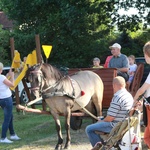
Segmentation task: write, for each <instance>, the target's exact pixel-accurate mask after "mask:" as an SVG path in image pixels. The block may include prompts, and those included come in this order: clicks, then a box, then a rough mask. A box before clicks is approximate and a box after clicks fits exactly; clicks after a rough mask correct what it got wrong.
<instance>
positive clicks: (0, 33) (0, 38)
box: [0, 26, 11, 66]
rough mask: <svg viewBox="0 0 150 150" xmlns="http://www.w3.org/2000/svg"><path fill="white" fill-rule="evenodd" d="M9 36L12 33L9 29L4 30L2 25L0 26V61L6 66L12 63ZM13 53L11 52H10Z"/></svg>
mask: <svg viewBox="0 0 150 150" xmlns="http://www.w3.org/2000/svg"><path fill="white" fill-rule="evenodd" d="M9 38H10V33H9V31H7V30H3V29H2V26H0V54H1V57H0V62H2V63H3V64H4V66H7V65H10V62H11V59H10V58H11V57H10V55H8V51H10V48H9ZM10 54H11V53H10Z"/></svg>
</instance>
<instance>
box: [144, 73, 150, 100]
mask: <svg viewBox="0 0 150 150" xmlns="http://www.w3.org/2000/svg"><path fill="white" fill-rule="evenodd" d="M145 83H148V84H149V85H150V73H149V74H148V76H147V79H146V80H145ZM145 97H146V98H147V97H150V87H149V88H148V89H147V90H146V93H145Z"/></svg>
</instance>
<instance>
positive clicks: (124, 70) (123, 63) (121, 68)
mask: <svg viewBox="0 0 150 150" xmlns="http://www.w3.org/2000/svg"><path fill="white" fill-rule="evenodd" d="M109 48H110V49H111V53H112V55H113V57H112V58H111V60H110V62H109V68H117V75H118V76H122V77H123V78H124V79H125V81H128V79H129V75H128V71H129V60H128V58H127V56H126V55H124V54H121V52H120V51H121V46H120V44H118V43H115V44H113V45H112V46H110V47H109Z"/></svg>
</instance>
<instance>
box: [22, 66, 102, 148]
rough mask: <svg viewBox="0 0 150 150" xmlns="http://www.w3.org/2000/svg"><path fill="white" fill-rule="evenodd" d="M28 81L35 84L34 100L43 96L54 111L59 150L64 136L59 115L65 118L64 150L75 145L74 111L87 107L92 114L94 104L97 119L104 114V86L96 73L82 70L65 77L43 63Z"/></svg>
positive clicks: (29, 72)
mask: <svg viewBox="0 0 150 150" xmlns="http://www.w3.org/2000/svg"><path fill="white" fill-rule="evenodd" d="M25 77H26V80H27V82H30V84H31V88H30V90H31V94H32V95H34V98H39V97H40V96H42V97H43V99H44V100H45V102H46V103H47V105H48V106H49V108H50V113H51V115H52V116H53V118H54V120H55V124H56V130H57V134H58V142H57V144H56V146H55V149H62V146H63V137H62V132H61V123H60V119H59V116H60V114H63V115H64V116H65V129H66V143H65V145H64V149H69V148H70V146H71V136H70V117H71V112H74V111H77V110H81V111H82V108H84V107H86V108H87V109H88V110H89V111H90V112H92V108H93V107H92V104H93V105H94V107H95V109H96V113H97V116H101V115H102V99H103V91H104V85H103V82H102V80H101V78H100V77H99V76H98V75H97V74H96V73H94V72H93V71H88V70H87V71H79V72H77V73H75V74H73V75H71V76H68V75H64V74H63V73H62V72H61V71H60V70H59V69H57V68H56V67H54V66H52V65H50V64H47V63H40V64H36V65H34V66H32V67H28V69H27V71H26V75H25Z"/></svg>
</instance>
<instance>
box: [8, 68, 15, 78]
mask: <svg viewBox="0 0 150 150" xmlns="http://www.w3.org/2000/svg"><path fill="white" fill-rule="evenodd" d="M13 69H14V68H11V69H10V70H9V72H8V75H9V76H10V77H11V78H14V71H13Z"/></svg>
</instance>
